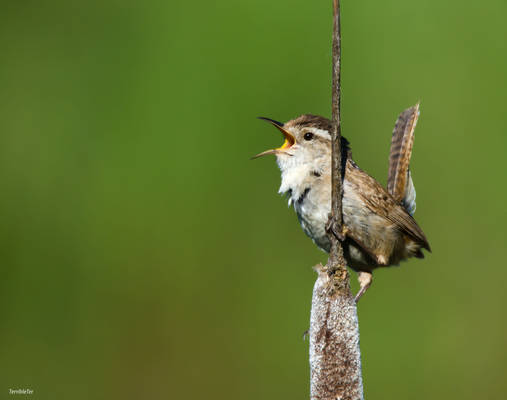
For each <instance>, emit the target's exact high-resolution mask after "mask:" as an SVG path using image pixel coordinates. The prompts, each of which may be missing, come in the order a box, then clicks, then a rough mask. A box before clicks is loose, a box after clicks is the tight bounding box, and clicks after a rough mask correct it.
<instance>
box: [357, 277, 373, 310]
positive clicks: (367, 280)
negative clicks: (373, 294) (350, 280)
mask: <svg viewBox="0 0 507 400" xmlns="http://www.w3.org/2000/svg"><path fill="white" fill-rule="evenodd" d="M357 280H358V281H359V286H360V289H359V292H357V294H356V297H355V299H354V300H355V301H356V303H357V302H358V301H359V299H360V298H361V296H362V295H363V294H364V293H365V292H366V291H367V290H368V288H369V287H370V285H371V281H372V280H373V275H372V273H371V272H365V271H360V272H359V274H358V275H357Z"/></svg>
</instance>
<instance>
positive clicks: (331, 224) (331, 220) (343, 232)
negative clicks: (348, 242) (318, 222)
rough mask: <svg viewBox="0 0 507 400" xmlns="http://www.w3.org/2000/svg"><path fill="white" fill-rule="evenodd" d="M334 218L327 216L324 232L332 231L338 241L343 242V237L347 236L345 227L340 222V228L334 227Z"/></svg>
mask: <svg viewBox="0 0 507 400" xmlns="http://www.w3.org/2000/svg"><path fill="white" fill-rule="evenodd" d="M336 225H337V224H336V219H335V218H333V217H329V219H328V221H327V223H326V232H327V233H332V234H333V235H334V236H335V237H336V238H337V239H338V240H339V241H340V242H343V241H344V240H345V237H346V236H347V231H348V230H347V227H346V226H345V225H344V224H342V229H341V230H340V229H337V228H336Z"/></svg>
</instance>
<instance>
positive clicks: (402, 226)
mask: <svg viewBox="0 0 507 400" xmlns="http://www.w3.org/2000/svg"><path fill="white" fill-rule="evenodd" d="M372 179H373V178H372ZM375 183H377V182H376V181H375ZM377 185H378V188H377V190H375V191H371V192H370V193H368V194H367V195H363V201H364V203H365V204H366V206H367V207H368V208H370V210H372V211H374V212H375V213H376V214H377V215H379V216H382V217H383V218H385V219H387V220H389V221H391V222H392V223H393V224H395V225H396V227H397V229H399V230H400V231H403V232H405V233H406V234H407V235H409V236H410V237H412V238H413V239H414V240H415V241H416V242H417V243H419V244H420V245H421V246H422V247H423V248H425V249H426V250H429V251H431V249H430V245H429V243H428V239H426V236H425V235H424V232H423V231H422V229H421V228H420V227H419V225H417V222H415V219H414V218H413V217H412V216H411V215H410V214H409V213H408V212H407V211H406V210H405V209H404V208H403V207H402V206H401V205H400V204H397V203H396V202H395V201H394V199H393V198H392V197H390V196H388V195H387V194H382V190H381V189H383V188H382V186H380V184H378V183H377ZM384 193H385V192H384Z"/></svg>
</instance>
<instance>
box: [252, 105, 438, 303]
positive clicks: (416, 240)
mask: <svg viewBox="0 0 507 400" xmlns="http://www.w3.org/2000/svg"><path fill="white" fill-rule="evenodd" d="M418 117H419V104H416V105H415V106H413V107H410V108H408V109H407V110H405V111H403V112H402V113H401V114H400V116H399V117H398V120H397V121H396V125H395V127H394V131H393V135H392V139H391V150H390V154H389V174H388V180H387V190H386V189H384V188H383V187H382V186H381V185H380V184H379V183H378V182H377V181H376V180H375V179H374V178H372V177H371V176H370V175H368V174H367V173H366V172H364V171H363V170H362V169H361V168H359V167H358V165H357V164H356V163H355V162H354V160H353V159H352V153H351V150H350V147H349V142H348V141H347V139H345V138H344V137H342V139H341V151H342V164H343V165H344V171H343V199H342V213H343V232H339V233H338V236H339V237H340V239H341V241H342V245H343V251H344V256H345V259H346V261H347V264H348V266H349V267H350V268H352V269H353V270H355V271H356V272H358V280H359V284H360V289H359V292H358V293H357V295H356V301H357V300H359V298H360V297H361V296H362V295H363V294H364V293H365V291H366V290H367V289H368V288H369V287H370V285H371V282H372V271H373V270H374V269H375V268H378V267H387V266H391V265H397V264H399V263H400V261H403V260H406V259H408V258H411V257H416V258H424V254H423V252H422V249H426V250H428V251H431V250H430V245H429V243H428V240H427V239H426V236H425V235H424V233H423V231H422V230H421V228H420V227H419V225H417V222H416V221H415V220H414V218H413V217H412V216H413V214H414V211H415V208H416V203H415V197H416V193H415V188H414V184H413V182H412V177H411V174H410V168H409V164H410V157H411V155H412V146H413V143H414V129H415V126H416V123H417V119H418ZM260 119H263V120H265V121H268V122H269V123H271V124H273V125H274V126H275V127H276V128H277V129H278V130H279V131H280V132H281V133H282V134H283V136H284V137H285V142H284V143H283V145H282V146H281V147H279V148H276V149H272V150H267V151H264V152H262V153H260V154H257V155H256V156H254V157H252V158H258V157H261V156H265V155H268V154H274V155H276V160H277V163H278V166H279V167H280V170H281V173H282V183H281V186H280V189H279V193H281V194H286V195H287V197H288V199H289V205H291V204H292V205H293V206H294V210H295V211H296V214H297V217H298V220H299V222H300V224H301V227H302V228H303V231H304V232H305V233H306V234H307V235H308V236H309V237H310V238H311V239H312V240H313V241H314V242H315V244H316V245H317V246H318V247H319V248H320V249H322V250H324V251H325V252H328V253H329V250H330V242H329V238H328V236H327V231H326V226H327V222H328V220H329V215H330V212H331V121H329V120H328V119H327V118H324V117H320V116H316V115H311V114H304V115H301V116H300V117H298V118H295V119H293V120H290V121H288V122H286V123H285V124H283V123H281V122H277V121H275V120H272V119H270V118H265V117H260Z"/></svg>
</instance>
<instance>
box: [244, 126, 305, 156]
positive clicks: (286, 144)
mask: <svg viewBox="0 0 507 400" xmlns="http://www.w3.org/2000/svg"><path fill="white" fill-rule="evenodd" d="M259 119H262V120H264V121H267V122H269V123H270V124H272V125H273V126H274V127H275V128H276V129H278V130H279V131H280V132H282V134H283V136H284V138H285V141H284V142H283V144H282V146H281V147H278V148H276V149H271V150H266V151H263V152H262V153H259V154H257V155H255V156H253V157H252V158H251V159H252V160H253V159H254V158H259V157H262V156H266V155H268V154H277V153H280V152H283V151H284V150H287V149H290V148H291V146H292V145H293V144H294V143H296V138H295V137H294V136H292V134H291V133H290V132H289V131H287V130H285V129H283V124H282V123H281V122H278V121H275V120H274V119H270V118H265V117H259ZM287 154H288V153H287ZM289 155H290V154H289Z"/></svg>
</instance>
